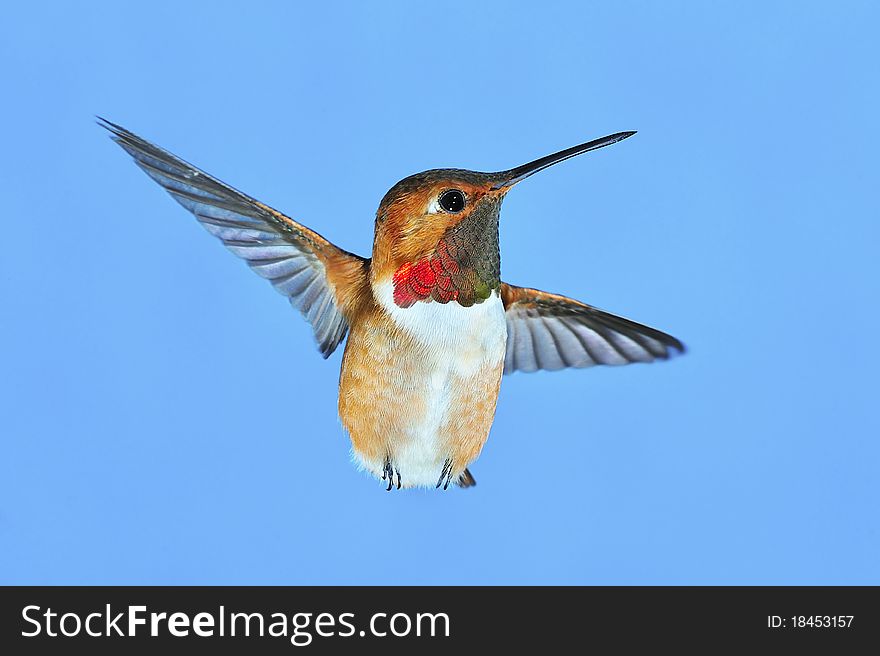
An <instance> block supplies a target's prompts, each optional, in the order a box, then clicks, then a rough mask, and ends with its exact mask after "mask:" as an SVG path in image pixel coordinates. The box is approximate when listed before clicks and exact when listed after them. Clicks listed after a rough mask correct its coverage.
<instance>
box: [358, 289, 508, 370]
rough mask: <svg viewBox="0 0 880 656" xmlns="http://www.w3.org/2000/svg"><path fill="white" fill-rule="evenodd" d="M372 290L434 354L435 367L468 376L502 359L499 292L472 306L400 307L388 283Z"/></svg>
mask: <svg viewBox="0 0 880 656" xmlns="http://www.w3.org/2000/svg"><path fill="white" fill-rule="evenodd" d="M374 291H375V293H376V298H377V300H378V301H379V303H380V304H381V305H382V307H383V308H385V310H386V311H387V312H388V314H389V315H391V318H392V319H393V320H394V323H395V324H397V326H398V327H399V328H400V329H401V330H404V331H406V332H407V333H409V334H410V335H412V336H413V337H415V338H416V339H417V340H418V341H419V342H421V343H422V344H424V345H425V346H426V347H427V348H428V349H430V352H431V353H432V354H433V353H435V354H436V355H437V356H438V358H437V360H438V365H440V364H441V363H442V364H445V365H447V366H450V367H451V368H452V370H453V371H454V373H455V374H457V375H459V376H467V375H469V374H473V373H476V371H477V370H478V369H479V368H480V367H481V366H483V365H485V364H496V363H497V362H498V361H499V360H501V359H502V358H504V352H505V350H506V345H507V322H506V320H505V318H504V304H503V303H502V301H501V296H500V295H499V294H498V292H492V295H491V296H490V297H489V298H488V299H486V300H485V301H483V302H482V303H477V304H475V305H473V306H471V307H463V306H461V305H459V304H458V303H455V302H450V303H445V304H444V303H436V302H427V303H425V302H417V303H415V304H414V305H412V306H410V307H408V308H402V307H398V306H397V304H395V303H394V284H393V283H392V282H391V281H390V280H388V281H386V282H382V283H379V284H377V285H376V287H375V288H374Z"/></svg>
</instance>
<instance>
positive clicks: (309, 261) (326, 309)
mask: <svg viewBox="0 0 880 656" xmlns="http://www.w3.org/2000/svg"><path fill="white" fill-rule="evenodd" d="M99 121H100V125H102V126H103V127H104V128H106V129H107V130H109V131H110V133H111V135H112V139H113V140H114V141H115V142H116V143H118V144H119V145H120V146H121V147H122V148H123V150H125V151H126V152H127V153H128V154H129V155H131V156H132V157H133V158H134V161H135V163H136V164H137V165H138V166H139V167H141V168H142V169H143V170H144V171H145V172H146V174H147V175H149V176H150V177H151V178H152V179H153V180H155V181H156V182H158V183H159V184H160V185H162V187H163V188H164V189H165V191H167V192H168V193H169V194H171V197H172V198H174V200H176V201H177V202H178V203H180V204H181V205H183V206H184V207H185V208H186V209H188V210H189V211H190V212H192V213H193V214H194V215H195V217H196V218H197V219H198V220H199V222H200V223H201V224H202V225H203V226H204V227H205V228H206V229H207V230H208V232H210V233H211V234H212V235H214V236H215V237H217V238H219V239H220V241H222V242H223V244H224V245H225V246H226V248H228V249H229V250H230V251H232V252H233V253H235V254H236V255H238V256H239V257H240V258H242V259H243V260H245V261H246V262H247V263H248V265H250V267H251V268H252V269H253V270H254V271H256V272H257V273H258V274H260V275H261V276H262V277H264V278H266V279H268V280H269V281H270V282H271V283H272V285H273V286H274V287H275V289H277V290H278V291H279V292H280V293H282V294H284V295H285V296H287V298H288V299H289V300H290V304H291V305H293V306H294V307H295V308H297V309H299V310H300V312H302V313H303V315H304V316H305V317H306V319H308V321H309V322H310V323H311V324H312V328H314V331H315V339H316V340H317V342H318V348H319V349H320V351H321V353H322V354H323V356H324V357H325V358H326V357H328V356H329V355H330V354H331V353H333V351H334V350H335V349H336V347H337V346H338V345H339V343H340V342H341V341H342V340H343V338H344V337H345V334H346V332H347V331H348V322H347V321H346V318H345V311H346V299H348V298H351V297H352V296H353V294H351V293H349V292H350V291H351V289H352V288H353V287H355V286H357V285H360V284H363V283H364V281H365V280H366V272H367V268H368V260H365V259H364V258H361V257H358V256H357V255H354V254H352V253H348V252H346V251H343V250H342V249H340V248H337V247H336V246H334V245H333V244H331V243H330V242H329V241H327V240H326V239H324V238H323V237H322V236H321V235H319V234H318V233H316V232H314V231H312V230H309V229H308V228H306V227H305V226H303V225H300V224H299V223H297V222H296V221H294V220H293V219H291V218H289V217H287V216H285V215H284V214H281V213H280V212H278V211H276V210H273V209H272V208H271V207H268V206H266V205H263V203H260V202H259V201H257V200H254V199H253V198H251V197H250V196H247V195H246V194H243V193H241V192H240V191H237V190H236V189H233V188H232V187H230V186H229V185H227V184H225V183H223V182H220V181H219V180H217V179H216V178H214V177H212V176H210V175H208V174H207V173H205V172H204V171H201V170H200V169H197V168H196V167H194V166H192V165H191V164H188V163H186V162H184V161H183V160H182V159H180V158H179V157H176V156H175V155H172V154H171V153H169V152H168V151H166V150H163V149H162V148H159V147H158V146H155V145H153V144H151V143H150V142H149V141H146V140H145V139H141V138H140V137H139V136H137V135H136V134H133V133H131V132H129V131H128V130H126V129H125V128H123V127H120V126H118V125H115V124H113V123H110V122H109V121H106V120H104V119H99Z"/></svg>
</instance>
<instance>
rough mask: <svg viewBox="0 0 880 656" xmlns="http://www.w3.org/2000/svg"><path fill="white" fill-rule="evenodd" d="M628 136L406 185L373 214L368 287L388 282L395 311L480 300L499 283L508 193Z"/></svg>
mask: <svg viewBox="0 0 880 656" xmlns="http://www.w3.org/2000/svg"><path fill="white" fill-rule="evenodd" d="M633 134H635V133H634V132H619V133H617V134H613V135H609V136H607V137H603V138H601V139H596V140H594V141H590V142H587V143H584V144H580V145H578V146H574V147H572V148H568V149H566V150H563V151H560V152H558V153H554V154H552V155H547V156H546V157H541V158H540V159H537V160H535V161H533V162H529V163H528V164H523V165H522V166H518V167H516V168H513V169H509V170H507V171H499V172H497V173H480V172H477V171H467V170H464V169H432V170H430V171H425V172H423V173H417V174H415V175H411V176H409V177H408V178H404V179H403V180H401V181H400V182H398V183H397V184H396V185H394V186H393V187H392V188H391V189H390V190H389V191H388V193H386V194H385V197H384V198H383V199H382V202H381V203H380V204H379V210H378V212H377V213H376V233H375V239H374V242H373V266H372V272H373V273H372V275H373V285H374V286H375V285H377V284H381V283H387V282H388V281H389V280H390V282H391V284H392V285H393V297H394V303H395V304H396V305H397V306H399V307H409V306H411V305H413V304H415V303H417V302H419V301H434V302H438V303H449V302H450V301H454V302H456V303H458V304H460V305H463V306H466V307H467V306H470V305H473V304H474V303H480V302H482V301H484V300H485V299H487V298H489V296H490V295H491V293H492V291H493V290H496V289H498V287H499V286H500V284H501V257H500V254H499V248H498V218H499V214H500V211H501V201H502V200H503V199H504V196H505V195H506V194H507V192H508V191H510V189H511V188H512V187H513V186H514V185H516V184H517V183H518V182H520V181H521V180H524V179H525V178H527V177H529V176H530V175H532V174H534V173H537V172H538V171H541V170H543V169H545V168H547V167H548V166H552V165H553V164H556V163H558V162H561V161H563V160H566V159H569V158H570V157H574V156H575V155H580V154H581V153H585V152H588V151H590V150H596V149H597V148H602V147H603V146H608V145H611V144H613V143H616V142H618V141H621V140H622V139H626V138H627V137H629V136H632V135H633Z"/></svg>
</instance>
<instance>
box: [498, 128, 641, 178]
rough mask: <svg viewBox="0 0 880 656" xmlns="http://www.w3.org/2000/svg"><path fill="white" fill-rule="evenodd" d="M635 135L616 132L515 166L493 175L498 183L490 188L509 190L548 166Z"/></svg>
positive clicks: (633, 132)
mask: <svg viewBox="0 0 880 656" xmlns="http://www.w3.org/2000/svg"><path fill="white" fill-rule="evenodd" d="M634 134H635V131H632V132H617V133H615V134H609V135H608V136H607V137H602V138H600V139H593V141H588V142H587V143H582V144H581V145H579V146H572V147H571V148H566V149H565V150H560V151H559V152H558V153H553V154H552V155H546V156H544V157H541V158H539V159H536V160H535V161H534V162H529V163H528V164H523V165H522V166H517V167H516V168H515V169H510V170H509V171H501V172H499V173H495V174H493V175H495V176H497V179H498V182H496V183H495V185H494V186H493V187H492V188H493V189H509V188H510V187H512V186H513V185H515V184H516V183H517V182H519V181H520V180H525V179H526V178H527V177H529V176H530V175H532V174H534V173H537V172H538V171H543V170H544V169H546V168H547V167H548V166H553V165H554V164H558V163H559V162H563V161H565V160H567V159H569V158H571V157H574V156H576V155H580V154H581V153H588V152H590V151H591V150H596V149H598V148H604V147H605V146H610V145H611V144H615V143H617V142H618V141H623V140H624V139H626V138H628V137H631V136H633V135H634Z"/></svg>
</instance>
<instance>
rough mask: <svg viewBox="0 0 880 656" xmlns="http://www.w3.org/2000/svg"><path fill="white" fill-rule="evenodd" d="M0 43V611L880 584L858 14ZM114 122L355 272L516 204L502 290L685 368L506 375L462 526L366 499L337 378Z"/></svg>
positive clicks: (676, 10) (874, 103) (443, 515)
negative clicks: (620, 321) (415, 181)
mask: <svg viewBox="0 0 880 656" xmlns="http://www.w3.org/2000/svg"><path fill="white" fill-rule="evenodd" d="M310 4H313V5H320V8H319V7H318V6H305V5H304V4H303V6H295V5H294V3H277V4H272V3H249V5H250V8H248V9H247V10H245V9H243V8H242V7H243V4H242V3H237V4H236V3H223V2H211V3H207V2H204V3H195V2H193V3H171V2H154V3H149V5H147V6H142V7H139V8H132V7H127V6H126V7H121V6H120V5H119V4H118V3H105V4H98V3H92V4H90V5H88V6H86V7H83V6H73V5H72V4H71V5H69V6H68V5H67V4H63V5H62V4H61V3H57V4H48V5H44V6H34V5H33V3H31V4H30V5H28V4H26V3H14V4H11V5H9V6H8V7H7V8H6V10H5V14H4V20H3V23H2V25H0V79H2V83H3V87H4V94H3V96H4V101H3V103H2V104H0V125H2V126H3V127H2V132H3V139H2V146H3V148H2V154H0V185H2V189H3V200H4V210H3V212H2V217H0V222H2V226H3V248H2V257H0V298H2V300H3V303H2V310H0V355H2V365H0V367H2V368H0V371H2V376H0V446H2V457H0V582H3V583H40V584H48V583H111V584H126V583H218V584H219V583H229V584H244V583H254V584H259V583H285V584H299V583H313V584H325V583H327V584H329V583H337V584H338V583H355V584H361V583H370V584H444V583H473V584H483V583H500V584H506V583H527V584H537V583H563V584H565V583H587V584H591V583H605V584H636V583H649V584H653V583H672V584H690V583H695V584H703V583H732V584H744V583H765V584H776V583H795V584H800V583H819V584H830V583H873V584H878V583H880V558H878V553H880V528H878V524H880V522H878V507H880V488H878V467H880V446H878V440H880V421H878V412H877V404H878V383H877V376H878V372H880V367H878V365H880V349H878V346H877V339H878V338H877V330H878V326H880V310H878V297H880V266H878V243H880V241H878V240H880V222H878V219H880V212H878V201H877V189H878V187H877V182H878V175H877V173H878V167H877V153H878V146H880V140H878V136H880V120H878V116H880V103H878V89H880V75H878V68H877V62H878V60H880V48H878V45H877V44H878V42H877V35H876V27H877V25H878V19H880V11H878V9H876V5H873V3H868V2H864V3H857V2H847V3H836V4H834V5H833V8H832V5H830V4H828V3H815V4H811V3H801V2H791V3H770V4H768V3H763V2H761V3H758V2H755V3H750V4H751V6H750V7H748V6H746V7H735V8H734V7H719V6H717V3H697V2H689V3H675V2H664V3H659V2H657V3H641V2H631V3H621V2H614V3H604V4H601V5H599V4H587V3H556V2H542V3H538V4H537V5H535V6H534V7H532V8H521V7H519V5H517V3H509V2H505V3H486V4H480V5H479V6H475V5H474V4H472V3H450V4H445V3H423V5H422V3H420V6H414V3H402V2H401V3H351V4H338V5H337V4H332V3H310ZM95 114H101V115H104V116H106V117H108V118H109V119H111V120H113V121H116V122H118V123H121V124H122V125H124V126H126V127H128V128H130V129H132V130H134V131H135V132H138V133H140V134H142V135H143V136H145V137H147V138H148V139H151V140H153V141H155V142H157V143H158V144H160V145H162V146H164V147H166V148H168V149H170V150H172V151H173V152H175V153H177V154H179V155H180V156H182V157H184V158H185V159H188V160H190V161H192V162H193V163H195V164H197V165H198V166H201V167H202V168H204V169H206V170H207V171H208V172H210V173H213V174H214V175H217V176H218V177H220V178H221V179H223V180H225V181H227V182H230V183H231V184H233V185H235V186H237V187H238V188H240V189H242V190H244V191H246V192H248V193H250V194H252V195H255V196H257V197H258V198H260V199H262V200H263V201H265V202H267V203H270V204H272V205H274V206H276V207H278V208H279V209H281V210H283V211H285V212H287V213H289V214H291V215H292V216H294V217H295V218H297V219H299V220H301V221H303V222H304V223H306V224H307V225H309V226H311V227H313V228H315V229H316V230H318V231H319V232H321V233H322V234H324V235H325V236H326V237H328V238H330V239H331V240H333V241H335V242H336V243H338V244H340V245H341V246H343V247H345V248H347V249H349V250H354V251H356V252H358V253H361V254H368V253H369V250H370V247H371V243H372V221H373V214H374V212H375V208H376V206H377V205H378V202H379V199H380V198H381V197H382V195H383V194H384V193H385V191H386V190H387V189H388V188H389V187H390V186H391V185H392V184H393V183H394V182H396V181H397V180H398V179H400V178H402V177H404V176H406V175H408V174H410V173H414V172H416V171H420V170H423V169H427V168H434V167H438V166H458V167H465V168H472V169H480V170H495V169H501V168H507V167H510V166H513V165H517V164H520V163H523V162H525V161H527V160H530V159H533V158H535V157H538V156H541V155H544V154H546V153H549V152H552V151H554V150H557V149H560V148H564V147H567V146H570V145H572V144H575V143H579V142H582V141H585V140H587V139H591V138H594V137H598V136H601V135H604V134H607V133H611V132H615V131H619V130H632V129H635V130H639V134H638V135H637V136H636V137H634V138H632V139H630V140H628V141H626V142H625V143H622V144H619V145H617V146H614V147H612V148H608V149H606V150H602V151H600V152H597V153H593V154H590V155H587V156H584V157H581V158H577V159H574V160H572V161H570V162H566V163H565V164H562V165H560V166H557V167H554V168H552V169H550V170H548V171H546V172H544V173H541V174H540V175H537V176H535V177H534V178H532V179H530V180H529V181H528V182H527V183H524V184H523V185H521V186H520V187H518V188H517V189H516V190H515V191H514V192H513V193H511V194H510V196H509V197H508V199H507V201H506V202H505V207H504V210H503V212H502V227H501V239H502V253H503V274H502V275H503V277H504V278H505V279H506V280H508V281H510V282H513V283H518V284H526V285H529V286H534V287H538V288H543V289H547V290H549V291H556V292H560V293H565V294H569V295H571V296H574V297H576V298H579V299H582V300H585V301H587V302H590V303H593V304H595V305H598V306H600V307H603V308H607V309H609V310H611V311H614V312H616V313H620V314H623V315H625V316H629V317H632V318H633V319H636V320H638V321H642V322H645V323H649V324H651V325H655V326H657V327H659V328H661V329H664V330H667V331H668V332H671V333H672V334H674V335H676V336H678V337H680V338H681V339H683V340H684V341H685V342H686V343H687V344H688V346H689V347H690V353H689V354H688V355H687V356H686V357H684V358H680V359H678V360H676V361H673V362H670V363H662V364H657V365H651V366H631V367H624V368H616V369H613V368H595V369H590V370H585V371H583V370H580V371H564V372H556V373H539V374H530V375H524V374H517V375H514V376H512V377H507V378H505V380H504V383H503V385H502V390H501V397H500V401H499V405H498V412H497V418H496V421H495V425H494V427H493V429H492V433H491V436H490V439H489V442H488V444H487V446H486V448H485V449H484V451H483V455H482V457H481V458H480V460H479V461H478V462H477V463H476V464H475V465H474V466H473V467H472V471H473V472H474V474H475V476H476V478H477V480H478V483H479V484H478V486H477V487H476V488H475V489H474V490H454V491H450V492H447V493H445V494H441V493H435V492H426V491H415V492H409V493H386V492H385V491H384V489H383V488H382V487H380V485H378V484H377V483H375V482H374V481H372V480H371V479H369V478H367V477H366V476H364V475H362V474H359V473H358V472H357V471H355V469H354V468H353V467H352V466H351V464H350V461H349V442H348V438H347V436H346V435H345V434H344V433H343V431H342V428H341V426H340V424H339V421H338V419H337V417H336V385H337V376H338V370H339V363H340V358H341V349H340V350H339V352H338V353H337V354H335V355H334V356H333V357H332V358H331V359H330V360H329V362H325V361H323V360H322V359H321V357H320V356H319V354H318V353H317V350H316V349H315V347H314V345H313V342H312V337H311V334H310V328H309V327H308V326H307V324H306V323H305V322H304V321H303V320H302V319H301V318H300V317H299V315H298V314H296V313H295V312H294V311H292V310H291V309H290V307H289V306H288V304H287V303H286V302H285V300H284V299H283V298H282V297H281V296H279V295H278V294H277V293H275V292H274V291H273V290H272V289H271V287H270V286H269V285H268V284H267V283H266V282H265V281H263V280H261V279H259V278H258V277H257V276H256V275H254V274H252V273H250V272H248V271H247V268H246V267H245V266H244V265H243V264H242V263H240V262H239V261H237V260H236V258H234V257H233V256H231V255H230V254H228V253H227V252H225V250H224V249H223V248H222V247H221V246H220V245H219V244H217V243H215V242H214V240H213V239H212V238H210V236H209V235H208V234H207V233H206V232H205V231H204V230H203V229H202V228H201V227H199V226H198V225H197V223H196V222H195V220H194V219H192V218H191V217H190V216H189V215H188V214H187V213H186V212H185V211H184V210H183V209H182V208H180V207H179V206H177V205H176V204H175V203H174V202H173V201H172V200H171V199H170V198H169V197H167V196H166V195H165V194H164V193H163V192H162V191H161V190H160V189H159V188H158V187H157V186H156V185H155V184H154V183H153V182H151V181H150V180H149V179H148V178H147V177H146V176H144V175H143V174H142V173H141V172H140V171H139V170H137V168H136V167H135V166H134V165H133V164H132V163H131V162H130V161H129V160H128V158H127V156H125V154H124V153H123V152H122V151H121V150H120V149H119V148H117V147H116V146H115V145H113V144H112V143H111V142H110V140H109V139H108V138H107V137H106V134H105V133H104V132H103V131H102V130H101V129H100V128H98V127H97V126H96V125H95V124H94V122H93V115H95Z"/></svg>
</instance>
